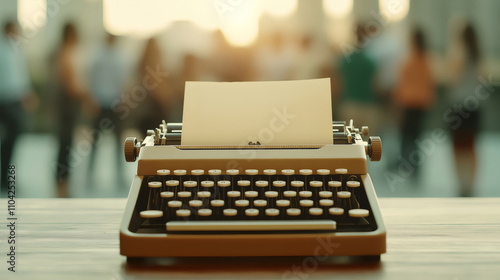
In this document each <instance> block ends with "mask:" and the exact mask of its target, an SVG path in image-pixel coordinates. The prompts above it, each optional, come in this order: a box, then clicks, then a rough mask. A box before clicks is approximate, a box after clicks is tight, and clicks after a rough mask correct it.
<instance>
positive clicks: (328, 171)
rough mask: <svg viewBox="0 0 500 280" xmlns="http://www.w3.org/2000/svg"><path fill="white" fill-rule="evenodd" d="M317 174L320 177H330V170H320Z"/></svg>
mask: <svg viewBox="0 0 500 280" xmlns="http://www.w3.org/2000/svg"><path fill="white" fill-rule="evenodd" d="M316 173H318V175H330V169H318V170H316Z"/></svg>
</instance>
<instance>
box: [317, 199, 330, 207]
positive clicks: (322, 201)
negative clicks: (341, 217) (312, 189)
mask: <svg viewBox="0 0 500 280" xmlns="http://www.w3.org/2000/svg"><path fill="white" fill-rule="evenodd" d="M319 205H320V206H333V200H331V199H320V201H319Z"/></svg>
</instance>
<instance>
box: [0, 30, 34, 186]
mask: <svg viewBox="0 0 500 280" xmlns="http://www.w3.org/2000/svg"><path fill="white" fill-rule="evenodd" d="M2 33H3V34H2V38H0V126H1V127H4V128H5V131H2V132H3V133H2V134H1V135H2V137H1V144H0V145H1V152H0V153H1V163H0V168H1V170H2V171H1V182H0V184H1V189H2V191H4V190H6V189H7V175H8V172H7V171H8V165H9V164H10V163H11V159H12V153H13V151H14V146H15V143H16V140H17V138H18V136H19V135H20V134H21V132H22V131H23V129H24V125H25V118H26V113H27V111H33V110H34V109H35V107H36V103H37V101H38V99H37V97H36V95H35V94H34V92H33V90H32V88H31V81H30V75H29V71H28V65H27V63H26V57H25V55H24V52H23V50H22V48H21V45H20V43H19V41H18V35H19V34H18V31H17V25H16V24H15V23H14V22H7V23H6V24H5V25H4V28H3V32H2Z"/></svg>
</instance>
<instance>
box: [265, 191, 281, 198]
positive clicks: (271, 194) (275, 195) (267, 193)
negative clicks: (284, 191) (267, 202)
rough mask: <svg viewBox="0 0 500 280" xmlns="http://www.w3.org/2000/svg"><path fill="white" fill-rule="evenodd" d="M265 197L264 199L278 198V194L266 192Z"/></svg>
mask: <svg viewBox="0 0 500 280" xmlns="http://www.w3.org/2000/svg"><path fill="white" fill-rule="evenodd" d="M265 196H266V197H269V198H273V197H278V192H275V191H267V192H265Z"/></svg>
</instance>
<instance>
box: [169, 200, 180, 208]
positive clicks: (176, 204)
mask: <svg viewBox="0 0 500 280" xmlns="http://www.w3.org/2000/svg"><path fill="white" fill-rule="evenodd" d="M181 206H182V202H180V201H178V200H171V201H169V202H168V207H172V208H177V207H181Z"/></svg>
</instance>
